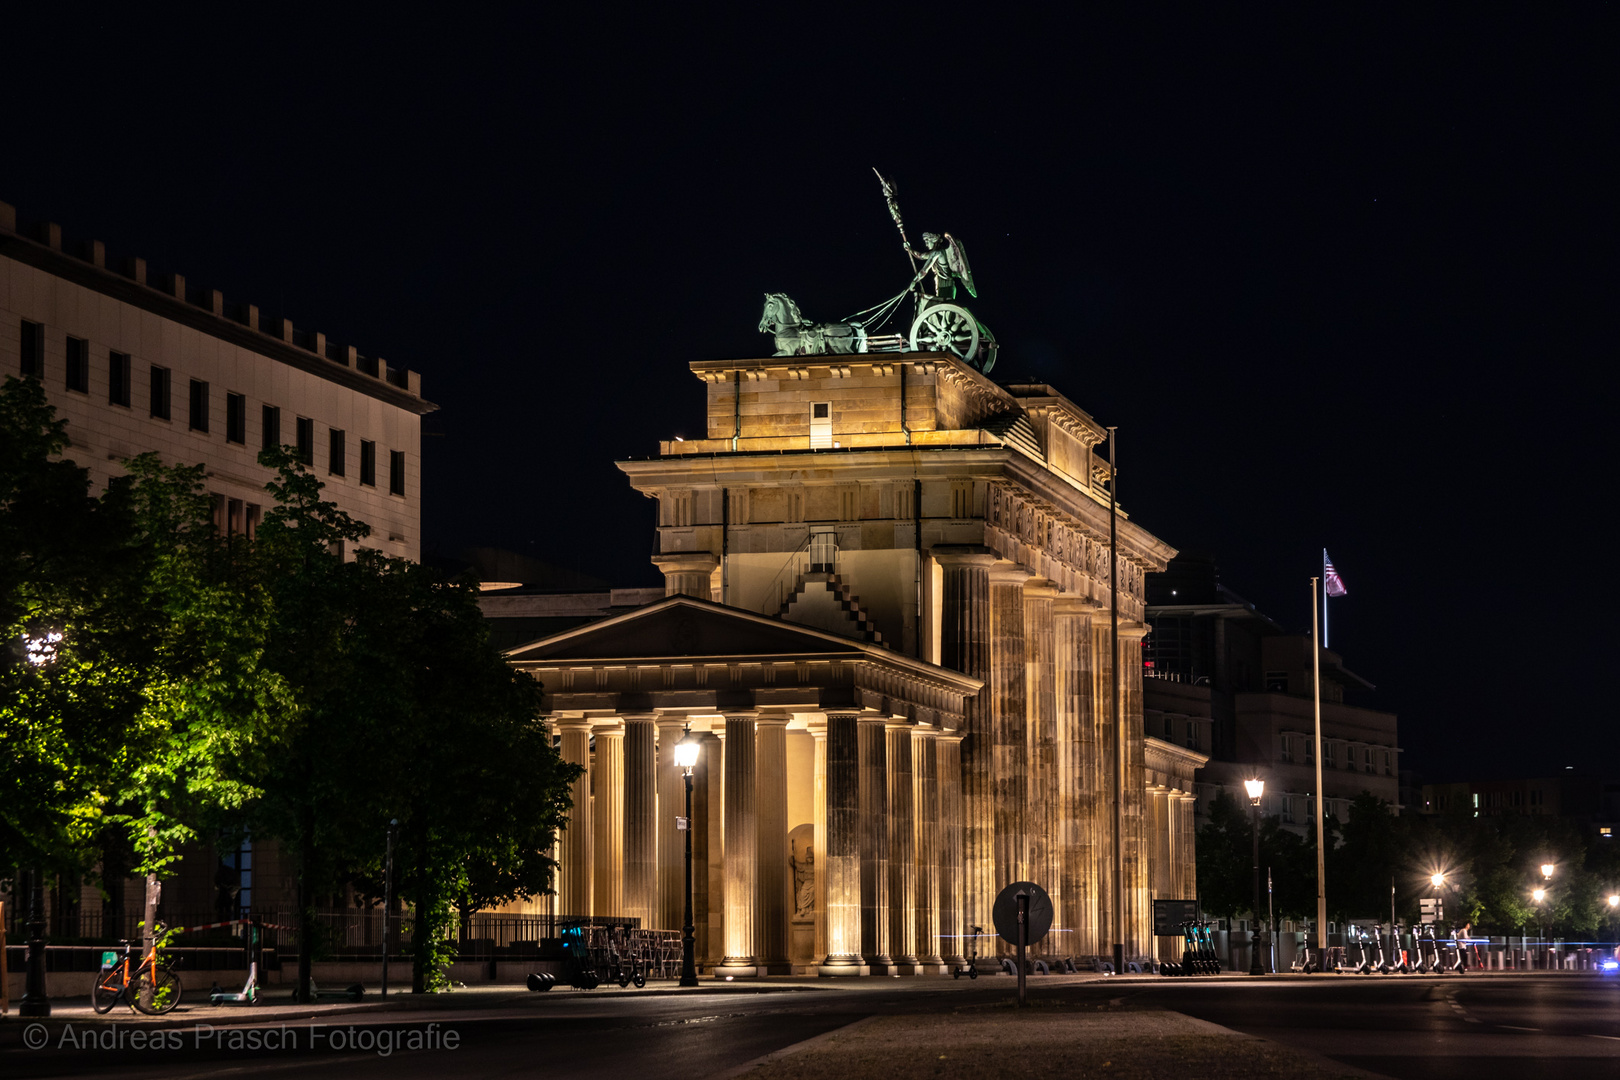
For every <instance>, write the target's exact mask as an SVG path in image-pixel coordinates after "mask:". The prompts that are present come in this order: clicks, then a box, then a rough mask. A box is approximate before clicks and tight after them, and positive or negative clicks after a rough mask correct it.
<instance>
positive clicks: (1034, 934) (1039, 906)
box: [990, 881, 1052, 945]
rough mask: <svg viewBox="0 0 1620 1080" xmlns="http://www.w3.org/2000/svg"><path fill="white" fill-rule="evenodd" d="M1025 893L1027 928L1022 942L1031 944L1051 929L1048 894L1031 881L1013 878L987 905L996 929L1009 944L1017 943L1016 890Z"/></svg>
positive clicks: (1050, 899) (1050, 902)
mask: <svg viewBox="0 0 1620 1080" xmlns="http://www.w3.org/2000/svg"><path fill="white" fill-rule="evenodd" d="M1019 893H1025V894H1027V895H1028V896H1029V929H1028V932H1027V934H1026V936H1025V937H1024V944H1026V945H1033V944H1035V943H1036V942H1037V941H1039V940H1041V938H1043V937H1045V936H1046V932H1047V931H1048V930H1050V929H1052V898H1051V897H1050V896H1048V895H1046V890H1045V889H1043V888H1041V887H1040V886H1039V885H1037V884H1035V883H1034V882H1033V881H1015V882H1013V883H1012V884H1011V885H1008V886H1007V887H1006V888H1005V889H1002V890H1001V892H999V893H997V894H996V902H995V904H994V905H993V906H992V907H991V908H990V918H991V919H992V920H993V921H994V922H995V924H996V933H997V934H998V935H1000V937H1001V940H1002V941H1005V942H1006V943H1007V944H1009V945H1017V944H1018V894H1019Z"/></svg>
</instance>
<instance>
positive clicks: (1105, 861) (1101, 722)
mask: <svg viewBox="0 0 1620 1080" xmlns="http://www.w3.org/2000/svg"><path fill="white" fill-rule="evenodd" d="M1108 639H1109V626H1108V616H1107V613H1106V612H1104V613H1103V614H1102V616H1101V617H1099V618H1096V619H1093V620H1092V657H1093V660H1094V665H1093V669H1092V676H1093V681H1094V685H1095V687H1096V689H1095V691H1094V693H1093V700H1094V701H1095V702H1096V703H1097V707H1096V710H1095V712H1094V714H1093V717H1092V725H1091V726H1092V732H1093V739H1094V743H1095V745H1096V747H1097V755H1096V757H1095V758H1094V759H1093V767H1092V775H1093V777H1094V782H1093V786H1092V790H1094V791H1095V792H1096V793H1097V795H1096V802H1095V806H1096V814H1095V817H1094V818H1093V830H1092V846H1093V850H1094V851H1095V853H1096V869H1095V873H1096V876H1097V955H1098V956H1100V957H1102V958H1103V959H1108V958H1110V957H1111V956H1112V955H1113V947H1114V802H1115V800H1117V799H1119V798H1120V793H1119V791H1117V790H1116V789H1115V787H1114V749H1115V740H1114V721H1113V698H1112V693H1113V691H1112V689H1111V686H1110V683H1109V678H1110V672H1112V671H1113V670H1114V662H1113V660H1112V659H1111V658H1110V651H1109V644H1108Z"/></svg>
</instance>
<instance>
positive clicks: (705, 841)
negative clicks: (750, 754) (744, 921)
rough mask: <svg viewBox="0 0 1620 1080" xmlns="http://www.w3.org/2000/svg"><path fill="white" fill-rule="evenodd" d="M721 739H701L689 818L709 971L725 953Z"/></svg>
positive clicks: (695, 908)
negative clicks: (693, 831) (692, 827)
mask: <svg viewBox="0 0 1620 1080" xmlns="http://www.w3.org/2000/svg"><path fill="white" fill-rule="evenodd" d="M725 776H726V773H725V736H724V734H723V729H722V732H721V733H716V732H713V731H711V732H709V733H708V734H706V735H704V736H703V746H702V748H701V750H700V751H699V752H698V764H697V768H696V769H695V770H694V776H693V782H694V786H695V788H696V790H695V791H694V792H693V804H692V816H693V818H694V821H693V825H694V826H695V827H696V829H697V832H696V833H695V834H694V835H693V837H692V890H693V892H694V893H696V894H698V896H699V897H700V898H701V900H702V903H701V904H699V903H698V901H697V900H696V899H694V900H693V901H692V912H693V918H695V919H696V920H697V921H698V924H699V929H698V934H697V937H698V945H699V947H700V948H701V950H702V951H701V953H700V954H699V955H700V956H702V957H703V966H704V967H705V968H707V969H709V970H710V971H711V972H712V971H713V970H714V969H715V968H716V967H717V966H718V965H719V964H720V961H721V960H722V959H724V958H725V954H726V903H725V897H726V877H725V874H726V836H725V828H724V824H725V812H724V806H725V790H726V780H725Z"/></svg>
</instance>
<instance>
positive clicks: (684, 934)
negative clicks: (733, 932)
mask: <svg viewBox="0 0 1620 1080" xmlns="http://www.w3.org/2000/svg"><path fill="white" fill-rule="evenodd" d="M702 747H703V740H702V739H700V738H699V737H698V736H697V735H695V734H693V732H692V729H691V728H690V727H688V728H687V729H686V733H685V734H684V735H682V736H681V740H680V742H677V743H676V744H675V754H674V757H675V764H676V766H677V767H679V768H680V770H681V773H682V775H683V776H685V778H686V819H685V824H686V828H685V832H686V922H685V923H684V924H683V925H682V926H681V981H680V985H682V986H696V985H697V984H698V977H697V958H696V956H694V955H693V954H694V950H695V945H696V940H697V939H696V937H695V931H694V928H693V926H692V769H693V767H694V766H696V765H697V759H698V751H699V750H700V749H702Z"/></svg>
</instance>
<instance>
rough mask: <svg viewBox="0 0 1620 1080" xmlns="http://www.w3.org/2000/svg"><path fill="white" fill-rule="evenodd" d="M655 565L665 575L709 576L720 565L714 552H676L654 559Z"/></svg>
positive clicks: (654, 557) (657, 556)
mask: <svg viewBox="0 0 1620 1080" xmlns="http://www.w3.org/2000/svg"><path fill="white" fill-rule="evenodd" d="M652 562H653V565H654V566H656V567H658V569H660V570H662V571H663V572H664V573H665V574H693V573H697V574H708V573H713V572H714V568H715V567H717V566H719V565H720V556H718V555H716V554H715V553H714V552H712V551H675V552H667V553H665V554H662V555H654V556H653V557H652Z"/></svg>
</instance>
